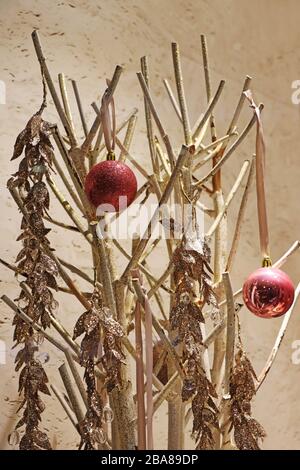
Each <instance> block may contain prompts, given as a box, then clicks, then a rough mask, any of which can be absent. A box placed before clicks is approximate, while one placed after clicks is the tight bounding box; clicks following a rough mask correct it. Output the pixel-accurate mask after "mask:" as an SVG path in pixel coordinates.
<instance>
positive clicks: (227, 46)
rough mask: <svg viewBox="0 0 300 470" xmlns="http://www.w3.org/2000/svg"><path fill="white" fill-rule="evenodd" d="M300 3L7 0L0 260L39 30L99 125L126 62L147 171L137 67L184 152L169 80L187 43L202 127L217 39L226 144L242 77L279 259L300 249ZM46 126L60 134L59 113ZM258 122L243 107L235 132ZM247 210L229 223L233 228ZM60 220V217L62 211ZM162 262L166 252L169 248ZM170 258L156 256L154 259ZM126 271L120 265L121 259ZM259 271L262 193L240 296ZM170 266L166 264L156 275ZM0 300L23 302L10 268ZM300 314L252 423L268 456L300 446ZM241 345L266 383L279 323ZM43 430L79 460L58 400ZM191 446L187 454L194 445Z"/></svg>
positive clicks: (12, 382) (248, 335)
mask: <svg viewBox="0 0 300 470" xmlns="http://www.w3.org/2000/svg"><path fill="white" fill-rule="evenodd" d="M299 14H300V3H299V2H298V1H297V0H253V1H251V2H249V1H247V0H223V1H222V0H212V1H209V0H207V1H205V0H185V1H183V0H140V1H133V0H123V1H122V0H120V1H118V0H109V1H108V0H106V1H105V0H96V1H83V0H82V1H81V0H71V1H70V2H67V1H65V2H64V1H52V2H48V1H45V0H37V1H34V0H25V1H19V0H13V1H9V2H8V1H5V0H0V34H1V41H0V52H1V75H0V80H2V81H4V82H5V84H6V104H5V105H4V104H1V105H0V128H1V140H0V152H1V175H0V177H1V182H0V185H1V199H0V205H1V208H0V214H1V218H0V224H1V257H2V258H5V259H6V260H8V261H10V262H13V261H14V257H15V255H16V253H17V249H18V248H19V246H18V244H17V243H16V241H15V239H16V237H17V234H18V231H19V225H20V215H19V214H18V212H17V210H16V208H15V205H14V204H13V203H12V201H11V198H10V197H9V196H8V193H7V191H6V189H5V184H6V181H7V179H8V177H9V175H10V174H11V173H13V172H14V171H15V169H16V168H17V164H16V163H15V162H13V163H10V162H9V159H10V157H11V153H12V147H13V143H14V140H15V137H16V135H17V134H18V132H19V131H20V130H21V129H23V127H24V125H25V123H26V121H27V119H28V118H29V117H30V116H31V115H32V113H33V112H35V111H36V109H37V108H38V106H39V104H40V97H41V83H40V75H39V66H38V63H37V60H36V57H35V52H34V49H33V46H32V42H31V37H30V34H31V31H32V30H33V29H34V28H39V30H40V35H41V38H42V41H43V46H44V49H45V52H46V56H47V59H48V63H49V66H50V68H51V71H52V73H53V75H54V76H55V74H57V73H59V72H64V73H65V74H66V76H67V78H75V79H76V80H78V83H79V87H80V91H81V95H82V97H83V103H84V107H85V110H86V116H87V120H88V122H89V123H91V122H92V119H93V117H94V114H93V110H92V109H91V108H90V103H91V102H92V101H93V100H95V98H97V99H99V98H100V96H101V93H102V92H103V90H104V87H105V78H106V77H110V76H111V74H112V72H113V70H114V67H115V65H116V64H117V63H120V64H122V65H124V66H125V69H126V72H125V73H124V76H123V77H122V79H121V82H120V85H119V87H118V91H117V94H116V104H117V113H118V116H119V118H120V120H121V119H122V117H125V116H126V115H127V114H128V113H129V112H130V111H131V109H132V108H133V107H135V106H137V107H138V108H139V109H140V116H139V120H138V127H137V132H136V135H135V138H134V141H133V145H132V153H133V154H134V155H136V156H138V159H139V161H140V162H141V163H142V164H143V166H145V167H146V168H149V169H150V167H149V155H148V147H147V141H146V134H145V124H144V117H143V101H142V95H141V92H140V87H139V84H138V81H137V78H136V75H135V73H136V71H138V70H139V67H140V66H139V59H140V57H141V56H142V55H148V56H149V59H150V63H151V77H152V88H153V92H154V98H155V101H156V103H157V105H158V108H159V111H160V114H161V117H162V119H163V121H164V123H165V125H166V128H167V131H168V133H169V135H170V136H171V138H172V142H173V143H174V145H175V146H178V145H180V143H181V141H182V134H181V129H180V127H179V126H178V123H177V121H176V118H175V117H174V116H173V113H171V108H170V104H169V101H168V98H167V96H166V93H165V90H164V88H163V85H162V79H163V78H168V79H170V80H173V70H172V61H171V48H170V44H171V42H172V41H174V40H175V41H177V42H178V43H179V44H180V48H181V53H182V60H183V70H184V79H185V84H186V90H187V100H188V105H189V109H190V115H191V120H192V122H194V121H195V120H196V118H197V117H198V115H199V114H200V113H201V112H202V111H203V109H204V106H205V101H206V97H205V88H204V82H203V71H202V68H201V65H202V62H201V51H200V34H201V33H205V34H206V35H207V39H208V45H209V53H210V63H211V75H212V83H213V88H214V89H216V87H217V85H218V83H219V81H220V79H225V80H226V85H225V90H224V93H223V96H222V99H221V100H220V102H219V104H218V106H217V109H216V121H217V128H218V130H219V134H220V135H223V134H224V132H225V130H226V127H227V125H228V123H229V120H230V118H231V115H232V112H233V110H234V107H235V105H236V102H237V99H238V97H239V93H240V91H241V87H242V84H243V81H244V78H245V75H246V74H249V75H251V76H252V77H253V84H252V88H253V91H254V93H255V97H256V99H257V101H262V102H264V104H265V109H264V112H263V116H264V128H265V135H266V142H267V175H268V176H267V193H268V206H269V219H270V231H271V242H272V255H273V258H274V259H277V258H278V257H279V256H280V255H281V254H282V253H283V252H284V251H285V250H286V249H287V248H288V247H289V246H290V245H291V244H292V242H293V241H294V240H296V239H297V238H299V228H300V219H299V177H300V167H299V150H300V146H299V134H300V118H299V107H298V106H296V105H295V104H293V103H292V101H291V94H292V89H291V84H292V82H293V81H294V80H297V79H300V50H299V28H298V18H299ZM46 116H47V118H48V120H50V121H52V122H55V121H56V119H57V118H56V114H55V112H54V107H53V105H51V101H50V103H49V107H48V109H47V111H46ZM249 116H250V111H249V109H247V106H246V107H245V109H244V111H243V114H242V117H241V121H240V126H239V128H240V129H241V128H242V125H243V123H245V122H246V120H247V119H248V118H249ZM253 149H254V133H252V134H251V136H250V137H249V138H248V139H247V140H246V141H245V142H244V143H243V145H242V146H241V147H240V148H239V150H238V151H237V153H236V154H235V156H234V157H233V158H232V159H231V160H230V161H229V162H228V164H226V166H225V167H224V187H225V190H226V189H227V190H228V189H229V188H230V187H231V185H232V183H233V181H234V179H235V177H236V175H237V173H238V171H239V168H240V165H241V162H242V160H243V159H245V158H247V157H249V156H251V154H252V153H253ZM238 202H239V200H237V201H236V202H234V203H233V206H232V208H231V210H230V211H229V227H230V229H231V228H232V222H231V219H232V216H233V215H234V214H236V212H237V207H238ZM51 207H52V210H53V211H55V212H56V214H57V218H63V217H64V214H63V212H62V210H61V208H59V207H58V206H57V205H56V203H55V202H54V201H53V202H52V206H51ZM59 233H60V232H59V230H57V229H56V228H55V227H54V228H53V231H52V232H51V237H50V239H51V241H52V243H53V245H54V246H55V247H56V249H57V252H58V253H64V256H65V257H68V259H69V261H70V262H73V263H75V262H76V263H78V264H79V266H81V267H87V263H88V261H87V256H86V253H87V249H88V247H87V246H86V245H85V244H83V242H82V240H81V238H80V237H78V236H76V235H72V236H68V238H66V237H63V238H62V237H61V236H60V235H59ZM161 255H162V257H163V251H162V249H161ZM299 256H300V254H296V255H294V257H293V258H292V259H291V260H289V261H288V263H287V264H286V266H285V269H286V270H287V272H288V273H289V274H290V275H291V277H292V278H293V280H294V281H297V280H298V279H300V267H299ZM158 258H160V256H158V257H157V259H158ZM117 261H118V264H119V265H120V266H122V265H123V264H124V259H122V258H117ZM258 263H259V250H258V235H257V220H256V203H255V194H254V192H253V191H252V192H251V197H250V203H249V207H248V209H247V215H246V222H245V226H244V228H243V233H242V240H241V243H240V247H239V253H238V259H237V262H236V264H235V268H234V271H233V274H232V278H233V285H234V288H238V287H239V286H240V285H241V283H242V282H243V280H244V279H245V277H246V276H247V274H248V273H249V272H251V271H252V270H253V269H255V268H256V267H257V264H258ZM163 266H164V265H163V264H162V263H161V262H157V265H156V266H155V270H157V273H160V272H161V271H162V269H163ZM0 269H1V276H0V279H1V283H0V290H1V293H4V292H5V293H7V295H9V296H10V297H12V298H15V297H16V296H17V292H18V289H17V286H16V283H15V281H14V279H13V275H12V273H11V272H10V271H8V270H6V269H5V268H4V267H2V266H1V268H0ZM58 298H59V300H60V301H61V310H60V318H61V319H62V321H63V322H64V323H65V324H66V325H67V326H68V325H69V326H71V325H73V324H74V322H75V318H76V317H77V316H78V315H79V313H80V312H81V308H80V307H78V304H77V303H76V302H75V301H73V300H72V299H71V298H68V299H67V301H66V298H64V297H62V296H59V295H58ZM299 309H300V307H298V308H296V311H295V313H294V316H293V318H292V320H291V324H290V326H289V329H288V331H287V334H286V336H285V338H284V342H283V345H282V346H281V349H280V352H279V354H278V357H277V360H276V365H275V366H274V368H273V370H272V371H271V372H270V375H269V377H268V379H267V380H266V382H265V384H264V385H263V386H262V388H261V390H260V393H259V394H258V396H257V398H256V400H255V406H254V415H255V416H256V417H257V418H258V419H259V420H260V422H261V423H262V424H263V425H264V426H265V428H266V430H267V433H268V437H267V438H266V440H265V443H264V448H266V449H299V448H300V426H299V419H300V398H299V397H300V365H295V364H292V362H291V355H292V343H293V341H295V340H297V339H300V311H299ZM240 316H241V321H242V327H243V336H244V342H245V346H246V349H247V351H248V353H249V357H250V358H251V360H252V361H253V365H254V367H255V369H256V370H257V371H259V370H260V369H261V367H262V366H263V364H264V361H265V360H266V358H267V355H268V354H269V351H270V349H271V347H272V345H273V342H274V339H275V337H276V333H277V331H278V328H279V325H280V319H277V320H272V321H263V320H260V319H258V318H255V317H253V316H252V315H251V314H250V313H248V312H247V311H246V310H245V309H244V310H243V311H242V312H241V315H240ZM11 319H12V315H11V313H10V311H9V310H8V308H7V307H6V306H5V305H3V304H2V303H1V316H0V339H1V340H4V341H5V342H6V344H7V364H6V365H1V366H0V374H1V383H0V409H1V414H0V448H8V445H7V443H6V437H5V436H6V434H7V432H8V430H9V428H10V427H11V425H12V422H13V416H14V410H15V408H16V403H15V400H17V378H16V374H15V373H14V372H13V367H12V361H13V353H10V351H9V347H10V346H11V335H12V327H11ZM45 349H47V351H50V361H49V362H48V364H47V372H48V374H49V377H50V379H54V380H55V381H56V382H59V377H58V374H57V367H58V364H59V363H60V362H61V359H62V358H61V357H60V356H59V355H58V354H57V352H56V351H54V350H52V349H49V348H48V346H46V345H45ZM46 402H47V411H46V412H45V413H44V421H43V422H44V423H45V426H46V427H47V428H48V429H50V430H51V436H52V440H53V442H55V441H56V442H57V446H58V448H71V447H72V446H73V445H74V442H76V441H77V437H76V435H75V433H74V432H73V430H72V428H71V427H70V425H69V423H68V421H67V419H66V418H65V417H64V414H63V412H62V411H61V409H60V408H59V405H57V403H56V401H55V400H54V398H52V397H50V398H47V399H46ZM163 435H164V429H163V428H162V426H161V425H160V426H158V425H157V424H156V440H157V443H158V445H159V446H160V447H161V446H162V440H163ZM189 445H191V444H190V443H189Z"/></svg>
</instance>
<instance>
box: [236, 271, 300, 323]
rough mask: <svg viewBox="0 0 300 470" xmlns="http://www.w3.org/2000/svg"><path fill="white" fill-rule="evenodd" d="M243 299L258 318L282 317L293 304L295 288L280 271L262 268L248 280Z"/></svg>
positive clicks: (244, 287)
mask: <svg viewBox="0 0 300 470" xmlns="http://www.w3.org/2000/svg"><path fill="white" fill-rule="evenodd" d="M243 298H244V302H245V304H246V306H247V307H248V309H249V310H250V311H251V312H252V313H254V314H255V315H257V316H258V317H261V318H274V317H280V316H281V315H283V314H285V313H286V312H287V311H288V310H289V308H290V307H291V305H292V303H293V300H294V286H293V283H292V281H291V280H290V278H289V276H288V275H287V274H286V273H285V272H283V271H281V270H280V269H276V268H271V267H266V268H260V269H257V270H256V271H254V272H253V273H252V274H250V276H249V277H248V279H247V280H246V282H245V284H244V286H243Z"/></svg>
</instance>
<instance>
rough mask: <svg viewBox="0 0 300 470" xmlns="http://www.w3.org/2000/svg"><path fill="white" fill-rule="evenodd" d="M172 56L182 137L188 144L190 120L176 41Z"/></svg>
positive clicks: (190, 133)
mask: <svg viewBox="0 0 300 470" xmlns="http://www.w3.org/2000/svg"><path fill="white" fill-rule="evenodd" d="M172 56H173V66H174V72H175V81H176V87H177V95H178V101H179V106H180V114H181V117H182V125H183V131H184V139H185V144H186V145H187V146H189V145H191V144H192V132H191V126H190V120H189V115H188V110H187V105H186V99H185V93H184V86H183V77H182V70H181V60H180V52H179V46H178V44H177V43H176V42H173V43H172Z"/></svg>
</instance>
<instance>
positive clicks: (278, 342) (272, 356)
mask: <svg viewBox="0 0 300 470" xmlns="http://www.w3.org/2000/svg"><path fill="white" fill-rule="evenodd" d="M299 294H300V283H299V284H298V285H297V287H296V290H295V298H294V302H293V305H292V306H291V308H290V309H289V311H288V312H287V313H286V314H285V315H284V317H283V320H282V323H281V327H280V329H279V332H278V335H277V338H276V340H275V343H274V346H273V348H272V350H271V352H270V355H269V357H268V359H267V362H266V364H265V365H264V367H263V369H262V371H261V373H260V374H259V376H258V381H257V385H256V391H257V390H258V389H259V388H260V387H261V385H262V384H263V382H264V381H265V379H266V377H267V375H268V373H269V372H270V369H271V367H272V365H273V364H274V361H275V359H276V356H277V353H278V351H279V347H280V345H281V343H282V340H283V338H284V335H285V332H286V329H287V327H288V324H289V321H290V318H291V316H292V313H293V311H294V309H295V306H296V304H297V300H298V297H299Z"/></svg>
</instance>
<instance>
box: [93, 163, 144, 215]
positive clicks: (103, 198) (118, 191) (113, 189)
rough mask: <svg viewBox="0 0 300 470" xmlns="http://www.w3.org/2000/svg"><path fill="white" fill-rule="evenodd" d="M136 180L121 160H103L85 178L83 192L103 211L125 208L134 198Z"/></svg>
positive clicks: (115, 210) (116, 210)
mask: <svg viewBox="0 0 300 470" xmlns="http://www.w3.org/2000/svg"><path fill="white" fill-rule="evenodd" d="M136 192H137V180H136V177H135V174H134V173H133V171H132V170H131V169H130V168H129V167H128V166H127V165H126V164H125V163H123V162H119V161H115V160H105V161H103V162H100V163H98V164H97V165H95V166H94V167H93V168H92V169H91V170H90V172H89V173H88V175H87V177H86V180H85V193H86V195H87V197H88V200H89V201H90V203H91V204H93V206H95V207H97V208H98V207H99V206H102V207H101V209H103V211H105V212H118V211H120V210H123V209H126V207H128V206H129V205H130V204H131V203H132V201H133V200H134V198H135V196H136Z"/></svg>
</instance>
